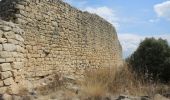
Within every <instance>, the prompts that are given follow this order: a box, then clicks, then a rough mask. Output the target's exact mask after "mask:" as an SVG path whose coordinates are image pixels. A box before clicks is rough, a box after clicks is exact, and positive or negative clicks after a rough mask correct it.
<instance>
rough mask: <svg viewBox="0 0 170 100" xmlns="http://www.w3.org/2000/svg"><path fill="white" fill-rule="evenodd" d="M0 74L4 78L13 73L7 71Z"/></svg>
mask: <svg viewBox="0 0 170 100" xmlns="http://www.w3.org/2000/svg"><path fill="white" fill-rule="evenodd" d="M0 75H1V79H2V80H3V79H6V78H9V77H11V76H12V73H11V72H10V71H6V72H1V73H0Z"/></svg>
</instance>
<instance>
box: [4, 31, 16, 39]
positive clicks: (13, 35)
mask: <svg viewBox="0 0 170 100" xmlns="http://www.w3.org/2000/svg"><path fill="white" fill-rule="evenodd" d="M4 36H5V38H7V39H14V38H15V33H14V32H13V31H9V32H5V33H4Z"/></svg>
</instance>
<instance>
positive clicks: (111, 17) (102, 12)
mask: <svg viewBox="0 0 170 100" xmlns="http://www.w3.org/2000/svg"><path fill="white" fill-rule="evenodd" d="M84 11H88V12H90V13H95V14H97V15H99V16H100V17H102V18H104V19H105V20H107V21H108V22H110V23H111V24H112V25H113V26H115V27H116V28H118V27H119V24H118V17H117V16H116V15H115V13H116V12H115V11H114V10H113V9H111V8H108V7H106V6H103V7H97V8H93V7H86V8H85V9H84Z"/></svg>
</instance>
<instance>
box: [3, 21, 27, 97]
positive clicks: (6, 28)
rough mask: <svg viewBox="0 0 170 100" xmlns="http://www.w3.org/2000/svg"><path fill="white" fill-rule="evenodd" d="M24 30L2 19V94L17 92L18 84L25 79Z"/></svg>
mask: <svg viewBox="0 0 170 100" xmlns="http://www.w3.org/2000/svg"><path fill="white" fill-rule="evenodd" d="M23 34H24V32H23V30H22V29H20V28H19V27H18V26H17V25H15V24H14V23H11V22H5V21H2V20H0V94H3V93H6V92H7V93H9V94H16V93H18V92H17V91H15V90H14V88H15V89H18V88H17V87H16V86H17V84H19V82H21V80H22V79H24V76H23V74H22V72H23V70H22V69H23V68H24V63H25V51H26V50H25V46H24V39H23V37H22V36H21V35H23Z"/></svg>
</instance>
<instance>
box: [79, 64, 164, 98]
mask: <svg viewBox="0 0 170 100" xmlns="http://www.w3.org/2000/svg"><path fill="white" fill-rule="evenodd" d="M163 86H164V85H161V84H156V83H146V82H145V81H144V80H143V79H139V78H137V77H136V74H135V73H134V72H132V70H130V68H129V67H128V66H125V67H123V69H122V70H119V71H117V70H116V69H96V70H88V71H86V74H85V80H84V81H83V84H82V91H83V92H84V93H85V94H86V95H87V96H91V97H102V96H104V95H106V94H107V93H113V94H117V95H119V94H124V95H134V96H153V95H154V94H156V93H160V94H161V93H162V92H163V91H164V92H165V91H167V90H166V89H167V87H166V89H165V88H163Z"/></svg>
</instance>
